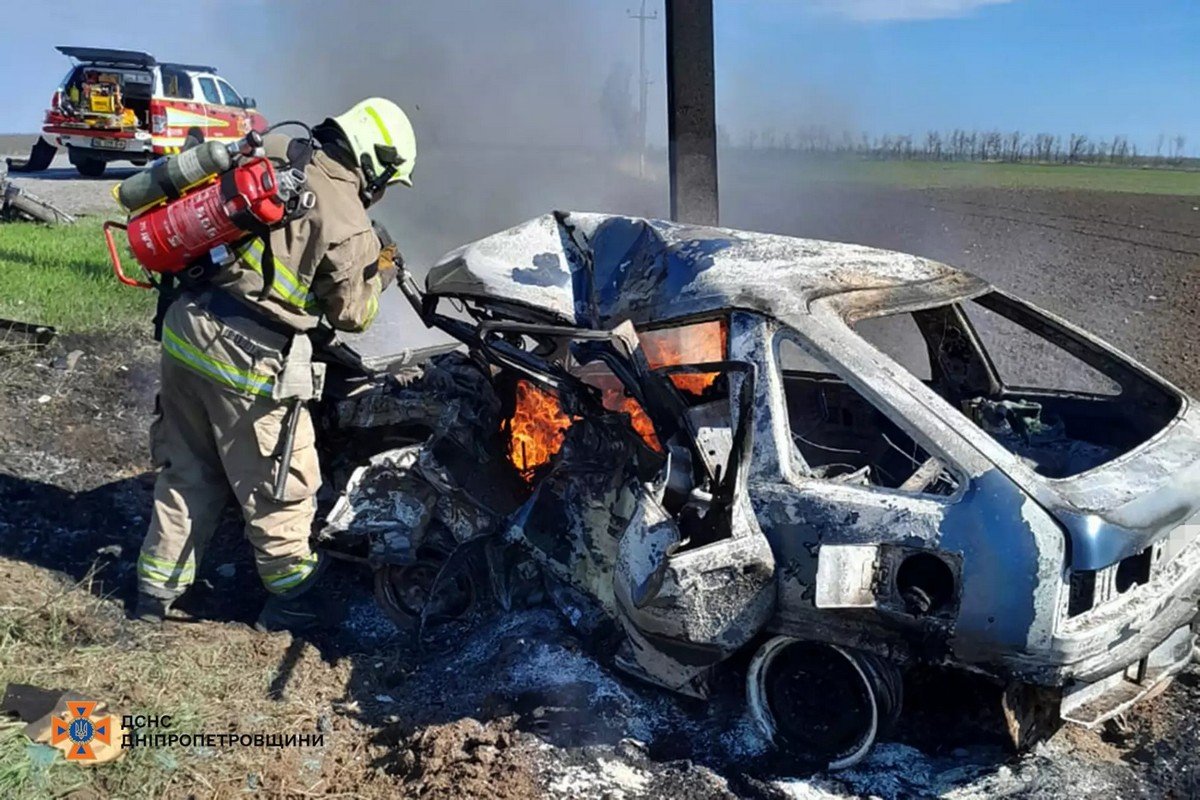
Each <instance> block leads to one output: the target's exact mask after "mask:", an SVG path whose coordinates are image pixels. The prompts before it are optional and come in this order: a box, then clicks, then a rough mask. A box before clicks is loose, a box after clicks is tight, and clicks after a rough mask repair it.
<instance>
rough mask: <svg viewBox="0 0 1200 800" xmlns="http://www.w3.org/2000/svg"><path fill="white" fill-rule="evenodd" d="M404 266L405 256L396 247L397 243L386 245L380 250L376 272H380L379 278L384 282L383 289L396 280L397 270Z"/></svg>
mask: <svg viewBox="0 0 1200 800" xmlns="http://www.w3.org/2000/svg"><path fill="white" fill-rule="evenodd" d="M403 267H404V256H402V255H400V251H399V250H398V249H396V245H394V244H389V245H386V246H384V248H383V249H382V250H380V251H379V262H378V264H377V266H376V272H378V273H379V280H380V282H382V284H383V287H382V288H383V289H386V288H388V287H389V286H391V285H392V282H393V281H395V280H396V272H397V270H399V269H401V268H403Z"/></svg>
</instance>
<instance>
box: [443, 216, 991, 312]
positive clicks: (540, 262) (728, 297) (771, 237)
mask: <svg viewBox="0 0 1200 800" xmlns="http://www.w3.org/2000/svg"><path fill="white" fill-rule="evenodd" d="M989 288H990V287H989V286H988V284H987V283H986V282H984V281H982V280H981V279H979V278H976V277H975V276H973V275H970V274H969V273H966V272H963V271H961V270H957V269H955V268H954V267H950V266H947V265H946V264H942V263H939V262H937V261H931V260H929V259H926V258H921V257H920V256H914V255H909V254H906V253H898V252H894V251H891V250H880V249H877V248H872V247H864V246H861V245H856V244H846V243H842V242H827V241H821V240H817V239H799V238H795V237H791V236H779V235H775V234H768V233H753V232H749V231H739V230H732V229H729V228H713V227H699V226H694V225H684V224H679V223H675V222H667V221H664V220H658V219H643V218H639V217H627V216H616V215H610V214H594V213H579V212H553V213H551V214H546V215H543V216H541V217H538V218H536V219H533V220H530V221H528V222H525V223H522V224H521V225H517V226H516V227H513V228H510V229H508V230H506V231H502V232H500V233H497V234H493V235H492V236H488V237H485V238H483V239H480V240H478V241H476V242H473V243H471V244H468V245H466V246H464V247H460V248H459V249H457V250H454V251H452V252H450V253H448V254H447V255H445V256H444V257H443V258H442V259H441V260H440V261H439V262H438V263H437V264H436V265H435V266H434V267H433V268H432V269H431V270H430V271H429V274H428V275H427V276H426V291H427V292H428V293H429V294H430V295H433V296H451V297H460V298H468V299H472V300H476V301H479V302H481V303H485V304H486V303H489V302H492V303H502V304H505V305H508V306H518V307H522V308H525V309H529V310H531V311H533V312H534V313H535V314H536V315H538V316H542V317H550V318H554V319H557V320H560V321H565V322H568V323H574V324H576V325H580V326H584V327H605V328H608V327H612V326H613V325H615V324H617V323H619V322H622V321H624V320H631V321H633V322H634V323H635V324H646V323H653V322H656V321H662V320H667V319H675V318H680V317H686V316H694V315H697V314H703V313H707V312H715V311H723V310H729V309H734V308H741V309H749V310H755V311H760V312H763V313H766V314H770V315H772V316H775V317H778V318H780V319H787V318H789V317H792V316H794V315H797V314H807V313H809V307H810V304H811V303H812V302H813V301H815V300H817V299H819V298H823V297H829V296H833V295H838V296H845V295H846V294H847V293H850V292H862V296H863V297H870V298H871V300H870V302H871V305H872V307H873V308H875V309H876V310H877V309H880V308H887V307H889V304H890V301H889V295H891V298H892V299H894V305H895V306H896V307H900V306H905V307H915V306H920V305H932V304H935V303H942V302H950V301H952V300H954V299H958V298H961V297H965V296H971V295H976V294H979V293H981V292H983V291H986V290H987V289H989ZM888 290H895V291H891V292H889V291H888ZM848 307H849V306H845V305H844V306H843V310H845V309H846V308H848ZM860 311H861V309H860Z"/></svg>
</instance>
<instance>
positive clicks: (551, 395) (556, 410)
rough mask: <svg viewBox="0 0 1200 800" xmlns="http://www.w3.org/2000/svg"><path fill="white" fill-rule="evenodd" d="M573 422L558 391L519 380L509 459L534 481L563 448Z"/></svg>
mask: <svg viewBox="0 0 1200 800" xmlns="http://www.w3.org/2000/svg"><path fill="white" fill-rule="evenodd" d="M571 422H572V420H571V418H570V417H569V416H567V413H566V412H565V411H563V407H562V403H561V402H559V399H558V393H557V392H554V391H550V390H548V389H542V388H541V387H539V386H537V385H535V384H533V383H530V382H529V381H525V380H520V381H517V385H516V409H515V410H514V411H513V415H512V418H511V419H509V421H508V430H509V440H508V460H509V461H511V462H512V464H513V466H514V467H516V468H517V471H519V472H520V473H521V474H522V475H523V476H525V477H526V479H528V478H531V477H532V473H533V471H534V470H536V469H537V468H538V467H540V466H542V465H543V464H547V463H549V462H550V459H551V458H553V457H554V455H555V454H556V453H558V451H559V450H560V449H562V444H563V436H564V434H565V433H566V430H567V428H569V427H571Z"/></svg>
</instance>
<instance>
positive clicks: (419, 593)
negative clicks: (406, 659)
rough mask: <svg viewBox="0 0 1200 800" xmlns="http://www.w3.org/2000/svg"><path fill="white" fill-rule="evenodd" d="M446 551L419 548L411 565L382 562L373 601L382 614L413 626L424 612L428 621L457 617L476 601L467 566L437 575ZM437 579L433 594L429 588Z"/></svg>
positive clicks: (402, 623)
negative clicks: (440, 575) (439, 577)
mask: <svg viewBox="0 0 1200 800" xmlns="http://www.w3.org/2000/svg"><path fill="white" fill-rule="evenodd" d="M445 563H446V556H445V554H443V553H441V552H439V551H436V550H422V551H421V552H420V553H419V554H418V557H417V560H416V561H414V562H412V563H410V564H385V565H384V566H382V567H380V568H379V569H377V570H375V600H376V602H378V603H379V605H380V607H381V608H382V609H383V611H384V613H386V614H387V615H388V617H389V618H391V620H392V621H393V622H395V623H396V624H397V625H399V626H400V627H402V628H405V629H411V628H416V627H417V625H419V624H420V622H421V614H422V613H424V614H425V621H426V623H427V624H434V625H436V624H438V623H441V622H447V621H450V620H453V619H458V618H459V617H462V616H463V615H464V614H466V613H467V612H468V611H470V610H471V607H472V606H473V605H474V604H475V589H474V584H473V583H472V581H471V575H470V570H469V568H468V567H467V565H465V564H464V565H463V566H462V567H460V568H458V569H455V571H454V572H453V573H452V574H448V575H443V576H442V577H441V580H440V581H438V574H439V573H440V572H441V569H442V566H443V565H444V564H445ZM435 581H436V582H437V590H436V593H435V594H433V595H432V596H431V595H430V591H431V590H432V589H433V587H434V583H435Z"/></svg>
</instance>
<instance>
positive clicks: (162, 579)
mask: <svg viewBox="0 0 1200 800" xmlns="http://www.w3.org/2000/svg"><path fill="white" fill-rule="evenodd" d="M137 569H138V575H140V576H141V577H142V579H143V580H145V581H146V582H147V583H150V584H153V585H155V586H158V587H160V588H163V589H174V590H183V589H186V588H187V587H189V586H191V585H192V581H193V580H195V578H196V565H195V564H194V563H193V561H192V559H190V558H189V559H188V560H187V561H184V562H180V563H174V562H171V561H166V560H164V559H161V558H155V557H154V556H152V555H149V554H148V553H141V554H139V555H138V561H137Z"/></svg>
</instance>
